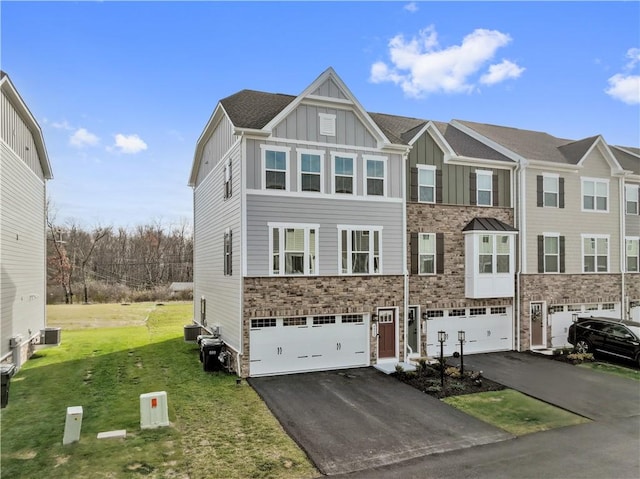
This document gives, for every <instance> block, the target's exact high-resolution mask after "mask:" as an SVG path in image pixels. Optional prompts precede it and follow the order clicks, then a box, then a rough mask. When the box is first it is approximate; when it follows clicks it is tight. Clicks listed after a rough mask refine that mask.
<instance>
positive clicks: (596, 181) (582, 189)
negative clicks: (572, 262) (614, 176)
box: [580, 177, 611, 267]
mask: <svg viewBox="0 0 640 479" xmlns="http://www.w3.org/2000/svg"><path fill="white" fill-rule="evenodd" d="M587 181H592V182H594V183H604V184H606V185H607V209H606V210H599V209H597V208H596V204H597V201H596V198H597V196H595V184H594V197H593V198H594V200H593V209H592V210H588V209H585V207H584V184H585V182H587ZM580 190H581V191H580V192H581V195H580V209H581V210H582V211H583V212H585V213H609V204H610V203H611V195H610V191H609V179H608V178H587V177H582V178H580ZM583 267H584V265H583Z"/></svg>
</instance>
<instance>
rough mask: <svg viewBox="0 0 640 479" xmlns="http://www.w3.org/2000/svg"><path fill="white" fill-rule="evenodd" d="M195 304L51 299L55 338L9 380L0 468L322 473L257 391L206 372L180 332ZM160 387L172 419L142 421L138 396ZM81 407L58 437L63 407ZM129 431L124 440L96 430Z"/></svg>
mask: <svg viewBox="0 0 640 479" xmlns="http://www.w3.org/2000/svg"><path fill="white" fill-rule="evenodd" d="M191 314H192V304H191V303H166V304H165V305H163V306H157V305H155V304H154V303H142V304H131V305H128V306H122V305H69V306H62V307H61V306H54V307H50V309H49V310H48V316H49V320H48V325H49V326H52V327H56V326H58V327H62V328H63V330H62V335H61V338H62V343H61V344H60V346H58V347H55V348H48V349H43V350H41V351H39V352H37V353H36V355H35V357H34V358H32V359H31V360H30V361H28V362H27V363H26V364H25V365H24V367H23V368H22V369H21V371H20V372H19V373H18V374H17V375H16V376H14V378H13V379H12V380H11V386H10V398H9V405H8V407H7V408H6V409H3V410H2V416H1V419H2V431H1V434H2V437H1V439H2V451H1V453H2V457H1V460H2V477H12V478H16V479H17V478H33V477H44V476H47V477H48V476H51V477H57V478H77V477H91V478H135V477H149V478H190V479H195V478H249V477H252V478H263V477H265V478H266V477H269V478H271V477H273V478H283V479H288V478H307V477H316V476H317V475H318V472H317V471H316V470H315V469H314V467H313V466H312V464H311V463H310V462H309V461H308V459H307V457H306V456H305V454H304V453H303V452H302V451H301V450H300V449H299V448H298V447H297V446H296V445H295V443H294V442H293V441H292V440H291V439H290V438H289V437H288V436H287V434H286V433H285V432H284V431H283V430H282V428H281V427H280V425H279V424H278V422H277V421H276V420H275V418H274V417H273V416H272V414H271V413H270V412H269V411H268V409H267V408H266V406H265V405H264V403H263V402H262V401H261V400H260V398H259V397H258V396H257V394H256V393H255V391H254V390H253V389H252V388H251V387H250V386H249V385H247V384H246V383H245V382H244V381H243V382H242V384H241V385H237V384H236V378H235V376H231V375H228V374H224V373H206V372H204V371H203V370H202V367H201V364H200V362H199V360H198V349H197V346H195V345H193V344H190V343H185V342H184V340H183V336H182V334H183V325H184V324H188V323H189V322H190V318H191ZM152 391H167V398H168V404H169V419H170V421H171V426H170V427H166V428H159V429H155V430H141V429H140V409H139V407H140V405H139V404H140V403H139V396H140V394H143V393H147V392H152ZM68 406H82V407H83V411H84V416H83V422H82V433H81V438H80V441H79V442H78V443H75V444H72V445H69V446H62V435H63V431H64V421H65V413H66V408H67V407H68ZM114 429H126V430H127V437H126V438H125V439H107V440H98V439H97V438H96V435H97V434H98V432H102V431H110V430H114Z"/></svg>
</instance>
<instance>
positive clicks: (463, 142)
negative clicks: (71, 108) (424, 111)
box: [433, 121, 513, 163]
mask: <svg viewBox="0 0 640 479" xmlns="http://www.w3.org/2000/svg"><path fill="white" fill-rule="evenodd" d="M433 124H434V125H435V126H436V128H437V129H438V131H440V133H441V134H442V136H443V137H444V139H445V140H447V143H449V145H450V146H451V148H453V151H455V152H456V154H457V155H460V156H468V157H471V158H483V159H486V160H497V161H507V162H510V163H513V160H512V159H511V158H509V157H507V156H505V155H503V154H502V153H500V152H498V151H496V150H494V149H493V148H491V147H489V146H487V145H485V144H484V143H482V142H480V141H478V140H476V139H475V138H472V137H471V136H469V135H467V134H466V133H464V132H462V131H460V130H459V129H457V128H456V127H454V126H452V125H450V124H449V123H443V122H440V121H434V122H433Z"/></svg>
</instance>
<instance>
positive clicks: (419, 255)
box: [418, 233, 438, 276]
mask: <svg viewBox="0 0 640 479" xmlns="http://www.w3.org/2000/svg"><path fill="white" fill-rule="evenodd" d="M422 236H433V243H434V245H435V246H434V248H433V273H421V272H420V265H421V264H422V262H421V261H420V257H421V256H427V255H431V254H432V253H421V252H420V238H421V237H422ZM437 261H438V241H437V237H436V234H435V233H418V275H419V276H435V275H436V274H437V273H436V272H437V271H438V265H437V264H436V262H437Z"/></svg>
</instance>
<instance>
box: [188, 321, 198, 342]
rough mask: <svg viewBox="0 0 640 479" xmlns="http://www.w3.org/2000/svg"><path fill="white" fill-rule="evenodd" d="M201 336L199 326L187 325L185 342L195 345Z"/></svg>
mask: <svg viewBox="0 0 640 479" xmlns="http://www.w3.org/2000/svg"><path fill="white" fill-rule="evenodd" d="M199 334H200V326H199V325H197V324H185V326H184V340H185V341H187V342H188V343H195V342H196V341H197V340H198V335H199Z"/></svg>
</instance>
